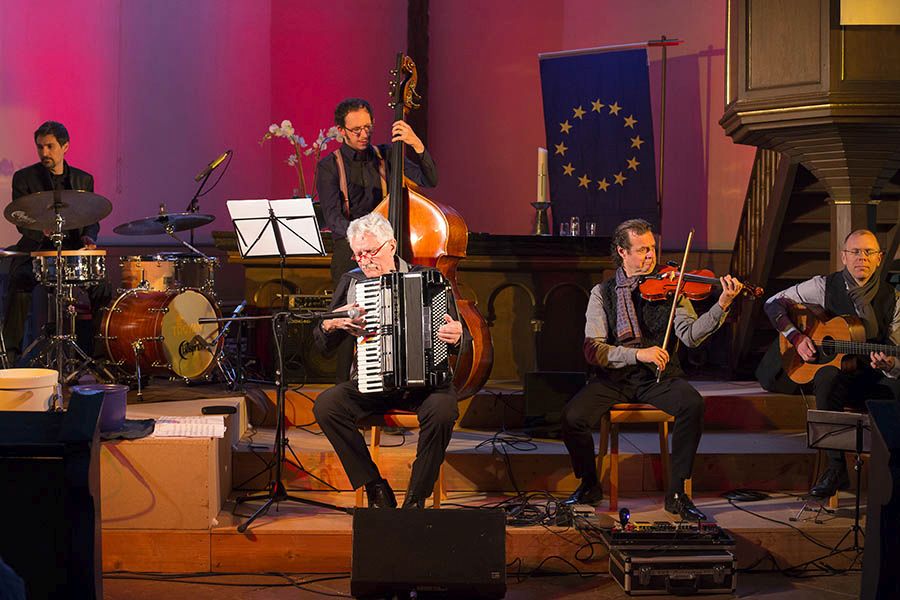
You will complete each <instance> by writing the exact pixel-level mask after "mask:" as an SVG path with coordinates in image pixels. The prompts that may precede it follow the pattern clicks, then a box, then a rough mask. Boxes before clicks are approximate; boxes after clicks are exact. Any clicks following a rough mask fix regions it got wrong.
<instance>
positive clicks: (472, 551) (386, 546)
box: [350, 508, 506, 599]
mask: <svg viewBox="0 0 900 600" xmlns="http://www.w3.org/2000/svg"><path fill="white" fill-rule="evenodd" d="M411 592H415V593H416V594H417V596H418V597H419V598H426V597H437V598H454V599H456V598H502V597H503V596H504V595H505V594H506V514H505V513H504V511H502V510H499V509H490V510H488V509H484V510H475V509H472V510H469V509H433V510H431V509H430V510H385V509H382V508H362V509H356V511H355V512H354V513H353V554H352V558H351V575H350V593H351V594H352V595H353V596H354V597H358V598H370V597H383V596H385V595H388V596H389V595H391V594H398V595H400V597H409V595H410V593H411Z"/></svg>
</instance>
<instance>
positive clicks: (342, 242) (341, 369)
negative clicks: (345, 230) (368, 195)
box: [331, 238, 356, 383]
mask: <svg viewBox="0 0 900 600" xmlns="http://www.w3.org/2000/svg"><path fill="white" fill-rule="evenodd" d="M355 268H356V262H355V261H354V260H353V251H352V250H350V242H349V241H347V238H335V239H334V248H333V250H332V255H331V280H332V282H333V283H334V287H335V288H337V284H338V281H340V280H341V276H342V275H343V274H344V273H346V272H348V271H352V270H353V269H355ZM355 345H356V339H355V338H353V337H352V336H347V338H346V339H345V340H344V341H343V342H341V344H340V345H339V346H338V347H337V350H335V362H336V368H335V374H334V381H335V383H343V382H345V381H350V369H351V368H352V367H353V348H354V346H355Z"/></svg>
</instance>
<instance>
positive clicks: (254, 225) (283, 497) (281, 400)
mask: <svg viewBox="0 0 900 600" xmlns="http://www.w3.org/2000/svg"><path fill="white" fill-rule="evenodd" d="M227 204H228V212H229V213H230V214H231V219H232V222H233V223H234V230H235V232H236V233H237V238H238V249H239V250H240V252H241V257H243V258H255V257H259V258H262V257H268V258H274V257H276V256H277V257H279V259H280V262H281V268H282V270H283V269H284V263H285V260H286V258H287V257H288V256H325V250H324V248H323V245H322V235H321V233H320V232H319V227H318V224H317V223H316V217H315V213H314V212H313V207H312V200H311V199H310V198H294V199H291V200H272V201H269V200H229V201H228V203H227ZM282 279H283V276H282ZM251 318H253V317H237V318H236V319H232V320H248V319H251ZM266 318H271V320H272V329H273V333H274V337H275V347H276V349H277V352H278V370H277V371H276V373H275V379H276V381H275V384H276V387H277V402H276V408H275V413H276V414H275V419H276V421H275V447H274V451H275V457H274V459H275V470H274V472H273V474H272V478H271V480H270V481H269V484H268V485H267V486H266V487H268V488H269V489H268V490H267V491H265V492H260V493H256V494H249V495H247V496H240V497H238V498H237V499H236V500H235V503H236V504H241V503H243V502H249V501H251V500H265V502H264V503H263V505H262V506H260V507H259V508H258V509H256V512H254V513H253V514H252V515H251V516H250V517H249V518H248V519H247V520H246V521H244V522H243V523H241V524H240V525H238V528H237V530H238V532H240V533H243V532H245V531H246V530H247V528H248V527H250V524H251V523H253V521H255V520H256V519H257V517H259V516H260V515H262V514H264V513H266V512H267V511H268V510H269V507H271V506H272V505H273V504H277V503H278V502H285V501H291V502H298V503H302V504H310V505H312V506H318V507H319V508H328V509H331V510H337V511H341V512H345V513H352V512H353V509H352V508H343V507H340V506H336V505H334V504H327V503H325V502H318V501H316V500H308V499H306V498H299V497H297V496H292V495H290V494H288V491H287V487H286V486H285V485H284V481H282V474H281V469H282V465H283V464H284V461H285V460H286V458H285V452H286V450H290V452H291V455H292V456H293V457H294V460H295V461H296V464H297V466H299V468H300V469H302V470H303V471H306V472H307V473H309V471H307V470H306V468H305V467H304V466H303V465H302V463H301V462H300V459H299V458H298V457H297V455H296V453H294V449H293V448H291V445H290V441H289V440H288V438H287V431H286V427H285V420H286V419H285V395H286V392H287V383H286V381H285V374H284V352H283V348H284V335H285V331H286V330H287V322H288V319H289V318H290V313H289V312H287V311H282V312H279V313H276V314H274V315H272V316H271V317H266ZM224 320H229V319H224ZM309 474H310V476H312V477H313V478H315V479H317V480H319V481H322V480H321V479H319V478H318V477H316V476H315V475H312V473H309ZM322 483H325V482H324V481H322ZM326 485H328V484H327V483H326Z"/></svg>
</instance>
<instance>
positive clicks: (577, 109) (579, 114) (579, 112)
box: [572, 104, 585, 119]
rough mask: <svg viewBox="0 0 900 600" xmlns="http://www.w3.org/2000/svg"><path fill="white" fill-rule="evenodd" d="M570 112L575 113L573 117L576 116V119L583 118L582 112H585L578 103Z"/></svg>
mask: <svg viewBox="0 0 900 600" xmlns="http://www.w3.org/2000/svg"><path fill="white" fill-rule="evenodd" d="M572 112H573V113H575V118H576V119H583V118H584V112H585V111H584V109H583V108H581V105H580V104H579V105H578V106H577V107H575V108H573V109H572Z"/></svg>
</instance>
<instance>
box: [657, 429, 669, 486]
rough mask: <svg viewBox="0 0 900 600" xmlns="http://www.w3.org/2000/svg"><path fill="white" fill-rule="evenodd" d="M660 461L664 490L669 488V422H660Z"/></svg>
mask: <svg viewBox="0 0 900 600" xmlns="http://www.w3.org/2000/svg"><path fill="white" fill-rule="evenodd" d="M659 462H660V468H661V469H662V486H663V490H668V489H669V477H670V473H669V422H668V421H663V422H662V423H660V424H659Z"/></svg>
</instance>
